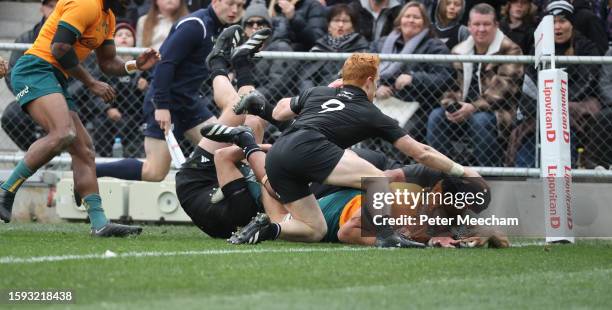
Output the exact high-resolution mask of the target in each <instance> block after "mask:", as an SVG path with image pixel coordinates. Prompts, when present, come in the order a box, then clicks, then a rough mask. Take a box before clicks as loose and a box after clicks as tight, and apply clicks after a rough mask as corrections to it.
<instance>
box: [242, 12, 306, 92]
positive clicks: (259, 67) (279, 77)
mask: <svg viewBox="0 0 612 310" xmlns="http://www.w3.org/2000/svg"><path fill="white" fill-rule="evenodd" d="M242 28H243V29H244V32H245V34H246V35H247V37H249V38H250V37H251V36H252V35H253V33H255V32H256V31H258V30H260V29H262V28H273V25H272V19H271V18H270V15H269V14H268V9H267V8H266V4H265V1H264V0H252V1H251V4H249V6H248V7H247V8H246V10H245V11H244V15H243V17H242ZM273 31H274V32H273V33H272V36H271V38H270V39H269V40H268V41H267V42H266V43H265V44H264V46H263V48H262V51H277V52H291V51H292V49H291V45H289V40H288V39H287V38H286V37H283V36H282V35H278V34H277V31H276V29H273ZM293 64H294V62H292V61H290V60H286V59H259V60H258V61H257V63H256V64H255V72H256V73H255V74H254V77H255V87H256V89H257V90H258V91H259V92H260V93H262V94H263V95H264V96H265V97H266V98H267V99H268V100H270V101H271V102H277V101H278V100H280V99H282V98H284V97H286V96H287V94H290V93H293V92H292V89H293V88H295V82H294V81H293V80H294V77H295V75H296V73H297V72H296V71H295V70H291V68H292V67H291V66H292V65H293Z"/></svg>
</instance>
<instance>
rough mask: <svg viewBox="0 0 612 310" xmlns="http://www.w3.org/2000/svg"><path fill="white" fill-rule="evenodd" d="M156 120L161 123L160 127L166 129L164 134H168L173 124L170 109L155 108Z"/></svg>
mask: <svg viewBox="0 0 612 310" xmlns="http://www.w3.org/2000/svg"><path fill="white" fill-rule="evenodd" d="M155 121H156V122H157V124H159V128H161V129H162V130H163V131H164V134H168V131H170V127H171V125H172V119H171V117H170V110H168V109H155Z"/></svg>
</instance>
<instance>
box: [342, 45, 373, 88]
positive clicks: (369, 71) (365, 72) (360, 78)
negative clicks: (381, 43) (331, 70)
mask: <svg viewBox="0 0 612 310" xmlns="http://www.w3.org/2000/svg"><path fill="white" fill-rule="evenodd" d="M379 64H380V57H378V55H377V54H368V53H354V54H352V55H351V57H349V58H348V59H347V60H346V61H345V62H344V66H342V81H343V82H344V84H349V85H355V86H361V85H363V84H364V83H365V82H366V80H367V79H368V77H372V78H374V77H376V76H377V75H378V65H379Z"/></svg>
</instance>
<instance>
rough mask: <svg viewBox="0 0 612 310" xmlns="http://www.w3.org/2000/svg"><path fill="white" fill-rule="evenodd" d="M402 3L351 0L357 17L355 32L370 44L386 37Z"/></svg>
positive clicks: (397, 0) (390, 0)
mask: <svg viewBox="0 0 612 310" xmlns="http://www.w3.org/2000/svg"><path fill="white" fill-rule="evenodd" d="M403 3H404V1H401V0H353V2H351V6H352V7H353V9H354V10H355V11H356V12H357V14H358V15H359V26H358V27H357V28H356V29H357V31H358V32H359V33H361V34H362V35H363V36H364V37H365V38H366V39H368V41H370V42H376V41H378V40H379V39H380V38H382V37H384V36H386V35H388V34H389V33H390V32H391V31H392V30H393V21H394V20H395V18H396V17H397V15H398V14H399V12H400V10H401V9H402V4H403Z"/></svg>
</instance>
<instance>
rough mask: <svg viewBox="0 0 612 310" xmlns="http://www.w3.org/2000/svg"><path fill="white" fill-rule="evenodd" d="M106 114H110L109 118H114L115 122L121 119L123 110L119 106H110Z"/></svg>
mask: <svg viewBox="0 0 612 310" xmlns="http://www.w3.org/2000/svg"><path fill="white" fill-rule="evenodd" d="M106 116H108V118H110V119H111V120H113V122H117V121H119V120H120V119H121V116H122V115H121V112H119V109H117V108H110V109H108V110H106Z"/></svg>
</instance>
